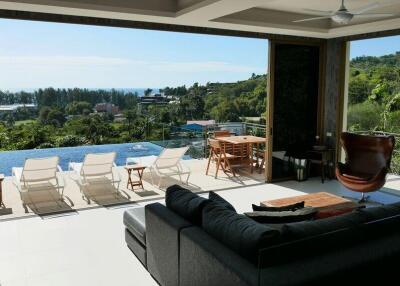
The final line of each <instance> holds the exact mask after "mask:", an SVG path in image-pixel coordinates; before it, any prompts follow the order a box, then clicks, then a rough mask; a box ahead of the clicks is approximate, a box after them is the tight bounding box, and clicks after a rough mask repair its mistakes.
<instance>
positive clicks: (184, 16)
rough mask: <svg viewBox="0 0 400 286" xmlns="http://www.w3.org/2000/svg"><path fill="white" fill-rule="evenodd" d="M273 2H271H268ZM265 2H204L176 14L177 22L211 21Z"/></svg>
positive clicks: (260, 0) (255, 0)
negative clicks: (191, 20)
mask: <svg viewBox="0 0 400 286" xmlns="http://www.w3.org/2000/svg"><path fill="white" fill-rule="evenodd" d="M269 1H273V0H269ZM263 3H265V0H204V1H201V2H200V3H197V4H194V5H192V6H190V7H187V8H185V9H182V10H180V11H178V12H177V13H176V17H177V18H178V19H179V20H190V19H195V20H196V21H202V22H203V21H204V22H207V21H211V20H214V19H217V18H221V17H224V16H226V15H230V14H233V13H237V12H241V11H244V10H247V9H251V8H255V7H257V6H259V5H261V4H263Z"/></svg>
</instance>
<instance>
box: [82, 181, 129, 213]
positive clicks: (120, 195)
mask: <svg viewBox="0 0 400 286" xmlns="http://www.w3.org/2000/svg"><path fill="white" fill-rule="evenodd" d="M79 187H80V189H81V192H82V195H83V199H84V200H85V201H86V202H87V203H88V204H91V203H92V202H94V203H96V204H98V205H100V206H104V207H108V206H114V205H121V204H127V203H131V200H130V199H131V197H130V196H129V195H128V194H127V193H126V192H120V191H119V190H118V188H117V187H116V186H115V185H114V184H113V183H112V182H111V181H106V180H103V181H101V182H100V181H94V182H90V181H89V182H88V183H87V184H85V185H83V186H79Z"/></svg>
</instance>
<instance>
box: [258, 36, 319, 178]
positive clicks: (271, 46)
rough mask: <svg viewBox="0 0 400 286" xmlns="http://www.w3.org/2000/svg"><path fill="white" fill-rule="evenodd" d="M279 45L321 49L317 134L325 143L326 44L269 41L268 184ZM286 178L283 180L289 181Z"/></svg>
mask: <svg viewBox="0 0 400 286" xmlns="http://www.w3.org/2000/svg"><path fill="white" fill-rule="evenodd" d="M279 44H290V45H301V46H312V47H315V46H316V47H318V48H319V74H318V103H317V118H316V120H317V134H316V135H318V136H319V138H320V139H319V140H320V142H324V139H325V136H324V132H323V130H324V106H325V100H324V90H325V69H326V42H325V41H324V42H311V41H310V42H307V41H304V40H272V39H271V40H269V49H268V77H267V81H268V82H267V100H266V101H267V106H266V110H267V116H266V127H267V132H266V139H267V144H266V154H265V158H266V159H265V179H266V182H267V183H271V182H273V181H274V180H273V178H272V148H273V140H274V138H273V134H274V96H275V94H274V92H275V54H276V53H275V50H276V46H277V45H279ZM287 179H288V178H284V179H282V180H287Z"/></svg>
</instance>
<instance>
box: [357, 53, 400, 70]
mask: <svg viewBox="0 0 400 286" xmlns="http://www.w3.org/2000/svg"><path fill="white" fill-rule="evenodd" d="M350 66H351V67H352V68H359V69H369V68H373V67H377V66H390V67H398V68H400V51H399V52H396V53H395V54H389V55H384V56H380V57H372V56H361V57H356V58H353V59H352V60H351V61H350Z"/></svg>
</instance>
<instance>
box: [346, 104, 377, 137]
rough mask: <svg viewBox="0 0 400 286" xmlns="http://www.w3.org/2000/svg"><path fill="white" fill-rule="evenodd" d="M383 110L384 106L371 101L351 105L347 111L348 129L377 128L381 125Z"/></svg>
mask: <svg viewBox="0 0 400 286" xmlns="http://www.w3.org/2000/svg"><path fill="white" fill-rule="evenodd" d="M382 112H383V108H382V106H380V105H379V104H378V103H376V102H371V101H365V102H363V103H359V104H355V105H351V106H349V110H348V113H347V126H348V130H351V131H359V130H362V131H364V130H368V131H370V130H376V129H377V128H378V127H379V125H380V121H381V113H382Z"/></svg>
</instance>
